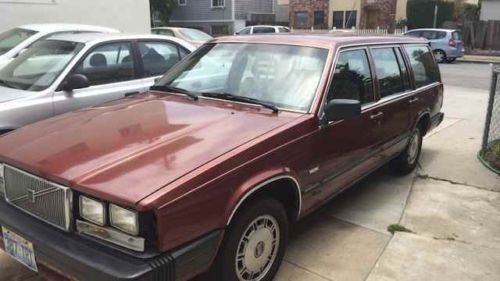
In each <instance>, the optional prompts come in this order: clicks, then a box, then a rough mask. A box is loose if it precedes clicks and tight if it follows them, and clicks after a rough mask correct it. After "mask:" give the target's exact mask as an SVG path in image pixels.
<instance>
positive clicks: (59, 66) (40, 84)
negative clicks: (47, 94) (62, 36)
mask: <svg viewBox="0 0 500 281" xmlns="http://www.w3.org/2000/svg"><path fill="white" fill-rule="evenodd" d="M82 48H83V44H80V43H76V42H68V41H58V40H45V41H39V42H37V43H35V44H34V45H33V46H32V47H30V48H28V49H27V50H26V51H25V52H23V53H22V54H21V55H19V56H18V57H17V58H15V59H14V60H13V61H11V62H10V63H9V64H8V65H7V66H5V67H4V68H3V69H2V70H1V71H0V86H3V87H9V88H16V89H21V90H27V91H42V90H44V89H46V88H48V87H49V86H50V85H51V84H52V83H53V82H54V80H55V79H56V78H57V77H58V76H59V75H60V74H61V72H62V71H63V70H64V69H65V68H66V66H67V65H68V63H69V62H70V61H71V60H72V59H73V57H74V56H76V54H78V52H79V51H80V50H81V49H82Z"/></svg>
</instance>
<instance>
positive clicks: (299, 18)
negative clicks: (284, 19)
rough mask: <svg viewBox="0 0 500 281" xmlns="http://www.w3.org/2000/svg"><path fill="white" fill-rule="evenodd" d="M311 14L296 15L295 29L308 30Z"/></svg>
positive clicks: (299, 13)
mask: <svg viewBox="0 0 500 281" xmlns="http://www.w3.org/2000/svg"><path fill="white" fill-rule="evenodd" d="M308 22H309V14H308V13H307V12H296V13H295V27H297V28H308Z"/></svg>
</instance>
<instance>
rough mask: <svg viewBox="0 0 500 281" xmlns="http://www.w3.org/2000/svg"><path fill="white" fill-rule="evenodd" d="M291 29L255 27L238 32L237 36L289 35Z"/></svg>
mask: <svg viewBox="0 0 500 281" xmlns="http://www.w3.org/2000/svg"><path fill="white" fill-rule="evenodd" d="M289 32H290V28H288V27H286V26H277V25H254V26H247V27H245V28H243V29H241V30H240V31H238V32H236V33H235V35H248V34H264V33H289Z"/></svg>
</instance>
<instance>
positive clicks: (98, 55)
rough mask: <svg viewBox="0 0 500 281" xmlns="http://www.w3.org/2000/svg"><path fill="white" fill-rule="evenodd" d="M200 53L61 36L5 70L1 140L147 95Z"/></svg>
mask: <svg viewBox="0 0 500 281" xmlns="http://www.w3.org/2000/svg"><path fill="white" fill-rule="evenodd" d="M195 49H196V48H195V47H194V46H192V45H191V44H189V43H187V42H185V41H183V40H180V39H177V38H173V37H169V36H158V35H126V34H121V33H119V34H100V33H80V34H58V35H53V36H51V37H49V38H47V39H44V40H39V41H38V42H36V43H34V44H33V45H32V46H31V47H29V48H28V49H26V51H25V52H23V53H21V54H20V55H19V56H17V57H16V58H14V59H13V60H12V61H11V62H10V63H9V64H7V65H6V66H5V67H4V68H3V69H1V70H0V134H2V133H5V132H8V131H11V130H14V129H17V128H20V127H22V126H24V125H27V124H30V123H33V122H36V121H39V120H42V119H46V118H49V117H52V116H55V115H58V114H62V113H65V112H69V111H73V110H76V109H79V108H83V107H89V106H95V105H99V104H102V103H104V102H107V101H111V100H116V99H119V98H123V97H127V96H129V95H134V94H137V93H140V92H144V91H147V90H148V89H149V87H151V86H152V85H153V84H154V82H155V79H157V78H159V77H161V76H162V75H163V74H164V73H165V72H167V71H168V70H169V69H170V68H171V67H172V66H174V65H175V64H176V63H177V62H179V61H180V60H181V59H182V58H184V57H185V56H187V55H188V54H190V53H191V52H192V51H194V50H195Z"/></svg>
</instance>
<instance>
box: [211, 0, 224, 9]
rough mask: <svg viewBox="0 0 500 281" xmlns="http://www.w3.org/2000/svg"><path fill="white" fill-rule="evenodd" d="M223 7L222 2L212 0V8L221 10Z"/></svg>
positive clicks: (221, 0)
mask: <svg viewBox="0 0 500 281" xmlns="http://www.w3.org/2000/svg"><path fill="white" fill-rule="evenodd" d="M224 6H225V3H224V0H212V8H223V7H224Z"/></svg>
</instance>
